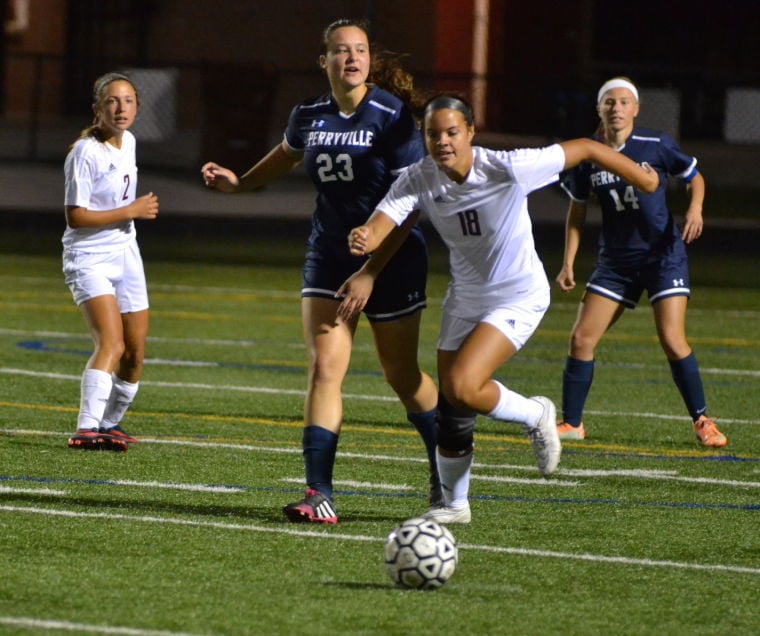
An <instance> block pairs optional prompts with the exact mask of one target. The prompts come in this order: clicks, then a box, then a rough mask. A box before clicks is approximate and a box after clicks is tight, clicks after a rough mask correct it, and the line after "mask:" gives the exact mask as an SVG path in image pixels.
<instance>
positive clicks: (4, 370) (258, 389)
mask: <svg viewBox="0 0 760 636" xmlns="http://www.w3.org/2000/svg"><path fill="white" fill-rule="evenodd" d="M747 373H752V374H754V373H755V372H754V371H752V372H750V371H748V372H747ZM757 373H758V374H760V372H757ZM0 374H4V375H20V376H27V377H34V378H48V379H50V380H69V381H72V382H81V380H82V376H81V375H72V374H65V373H52V372H47V371H45V372H43V371H30V370H27V369H14V368H10V367H0ZM140 386H151V387H161V388H169V389H190V390H207V391H216V392H218V391H239V392H243V393H266V394H270V395H293V396H298V397H304V396H305V395H306V391H303V390H301V389H277V388H273V387H263V386H236V385H219V384H205V383H198V382H160V381H156V380H141V381H140ZM343 398H344V399H346V400H362V401H369V402H396V401H398V398H396V397H391V396H385V395H366V394H354V393H344V394H343ZM586 413H588V414H589V415H597V416H602V417H612V416H615V417H626V418H634V419H635V418H645V419H657V420H671V421H679V422H682V421H684V419H686V418H685V417H684V416H683V415H665V414H662V413H641V412H635V411H593V410H589V411H586ZM720 421H721V422H722V423H725V424H745V425H758V424H760V419H755V420H745V419H731V418H727V417H721V418H720Z"/></svg>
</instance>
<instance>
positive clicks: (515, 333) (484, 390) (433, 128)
mask: <svg viewBox="0 0 760 636" xmlns="http://www.w3.org/2000/svg"><path fill="white" fill-rule="evenodd" d="M423 134H424V137H425V144H426V146H427V150H428V153H429V155H428V156H427V157H425V158H424V159H422V160H420V161H418V162H417V163H415V164H413V165H411V166H410V167H409V168H408V169H407V170H406V172H404V173H403V174H402V175H401V176H400V177H399V178H398V180H397V181H396V182H395V183H394V184H393V185H392V186H391V188H390V190H389V191H388V194H387V195H386V196H385V198H384V199H383V200H382V201H381V202H380V203H379V204H378V206H377V209H376V210H375V212H374V213H373V214H372V216H371V217H370V219H369V220H368V221H367V223H366V224H365V225H363V226H359V227H357V228H354V229H353V230H351V232H350V234H349V237H348V243H349V248H350V250H351V252H352V253H353V254H356V255H360V254H369V253H371V252H372V251H374V250H375V249H376V248H377V247H378V246H379V245H380V244H381V243H382V241H383V239H384V238H385V237H386V236H387V235H388V234H389V233H390V232H391V230H392V229H393V228H395V227H396V226H397V225H400V224H401V223H402V222H403V220H404V219H405V218H406V217H407V216H408V215H409V213H410V212H411V211H412V210H422V211H423V212H424V213H425V214H426V215H427V217H428V219H429V220H430V222H431V223H432V224H433V225H434V226H435V228H436V230H437V231H438V233H439V234H440V235H441V238H442V239H443V240H444V242H445V243H446V245H447V246H448V248H449V260H450V270H451V282H450V283H449V288H448V292H447V294H446V299H445V300H444V303H443V317H442V323H441V332H440V335H439V339H438V378H439V388H440V396H439V405H438V409H439V426H440V429H439V437H438V450H437V452H438V470H439V473H440V477H441V484H442V486H443V493H444V499H445V505H444V506H443V507H437V508H431V509H430V510H429V511H428V512H427V513H426V515H425V516H427V517H428V518H431V519H435V520H436V521H439V522H441V523H469V521H470V518H471V514H470V505H469V501H468V492H469V481H470V467H471V465H472V460H473V428H474V421H475V415H476V414H481V415H486V416H488V417H491V418H493V419H496V420H501V421H504V422H516V423H519V424H522V425H523V428H524V430H525V432H526V433H527V435H528V437H529V438H530V441H531V444H532V447H533V451H534V454H535V458H536V463H537V464H538V469H539V472H540V474H541V475H542V476H548V475H551V474H552V473H554V472H555V471H556V470H557V466H558V465H559V460H560V455H561V445H560V441H559V437H558V435H557V428H556V419H555V407H554V404H553V403H552V402H551V400H549V399H548V398H546V397H532V398H528V397H524V396H522V395H520V394H519V393H516V392H515V391H512V390H510V389H509V388H507V387H506V386H504V384H502V383H501V382H499V381H498V380H494V379H493V378H492V377H491V376H492V375H493V373H494V372H495V371H496V369H497V368H499V367H500V366H501V365H502V364H504V363H505V362H507V361H508V360H509V359H510V358H511V357H512V356H513V355H514V354H515V353H517V351H518V350H519V349H520V348H521V347H522V346H523V345H524V344H525V343H526V342H527V340H528V338H530V336H531V335H532V334H533V332H534V331H535V330H536V328H537V327H538V324H539V322H540V321H541V319H542V318H543V315H544V313H545V312H546V310H547V309H548V307H549V281H548V279H547V277H546V273H545V271H544V268H543V265H542V263H541V260H540V259H539V257H538V254H537V253H536V250H535V246H534V242H533V233H532V225H531V221H530V217H529V215H528V206H527V197H528V194H530V193H531V192H533V191H534V190H537V189H539V188H542V187H544V186H546V185H548V184H550V183H553V182H555V181H557V179H558V176H559V173H560V172H561V171H562V170H564V169H566V168H570V167H572V166H574V165H576V164H578V163H580V162H581V161H584V160H588V161H593V162H594V163H596V164H598V165H601V166H604V167H605V168H607V169H608V170H610V171H611V172H614V173H616V174H617V175H619V176H620V177H622V178H623V179H625V180H626V181H628V182H630V183H631V184H632V185H634V186H635V187H637V188H641V189H643V190H645V191H647V192H652V191H654V190H655V189H656V187H657V183H658V178H657V175H656V173H655V172H653V171H651V170H649V169H648V167H646V166H644V167H641V166H639V165H637V164H636V163H634V162H633V161H630V160H629V159H627V158H625V157H623V156H621V155H620V154H618V153H616V152H614V151H613V150H612V149H611V148H607V147H605V146H603V145H602V144H600V143H597V142H594V141H592V140H589V139H575V140H571V141H566V142H563V143H561V144H554V145H552V146H548V147H546V148H534V149H520V150H514V151H510V152H506V151H496V150H489V149H486V148H481V147H478V146H473V145H472V139H473V136H474V134H475V128H474V125H473V116H472V108H471V107H470V105H469V104H468V103H467V102H466V101H465V100H463V99H462V98H460V97H459V96H455V95H450V94H444V95H439V96H437V97H434V98H433V99H431V100H430V101H428V103H427V104H426V106H425V109H424V122H423ZM351 283H352V281H351V280H349V281H347V283H346V284H345V285H344V288H343V289H342V292H344V293H346V297H345V299H344V302H343V304H342V307H341V311H342V313H343V315H344V316H349V315H352V314H353V313H354V312H356V311H359V310H360V308H361V306H362V304H363V302H364V301H365V298H364V294H363V293H361V294H360V293H359V292H358V291H357V290H354V289H352V284H351Z"/></svg>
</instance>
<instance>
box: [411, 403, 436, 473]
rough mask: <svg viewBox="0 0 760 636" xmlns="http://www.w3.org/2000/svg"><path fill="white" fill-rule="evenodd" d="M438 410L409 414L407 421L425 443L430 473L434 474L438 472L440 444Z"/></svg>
mask: <svg viewBox="0 0 760 636" xmlns="http://www.w3.org/2000/svg"><path fill="white" fill-rule="evenodd" d="M437 412H438V409H432V410H430V411H425V412H424V413H407V414H406V419H408V420H409V421H410V422H411V423H412V424H413V425H414V428H416V429H417V432H418V433H419V434H420V437H421V438H422V441H423V442H424V443H425V450H426V451H427V456H428V462H429V463H430V472H431V473H433V472H435V471H436V470H437V464H436V457H435V447H436V445H437V443H438V421H437V420H436V414H437Z"/></svg>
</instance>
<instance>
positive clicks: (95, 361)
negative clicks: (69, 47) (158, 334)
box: [63, 73, 158, 451]
mask: <svg viewBox="0 0 760 636" xmlns="http://www.w3.org/2000/svg"><path fill="white" fill-rule="evenodd" d="M137 106H138V98H137V90H136V89H135V87H134V85H133V84H132V82H131V81H130V79H129V78H128V77H127V76H125V75H121V74H119V73H106V74H105V75H103V76H101V77H99V78H98V79H97V80H96V81H95V85H94V88H93V100H92V109H93V112H94V114H95V120H94V122H93V124H92V125H91V126H89V127H87V128H85V129H84V130H83V131H82V133H81V134H80V136H79V139H77V141H75V142H74V143H73V144H72V146H71V148H70V150H69V154H68V155H67V157H66V162H65V164H64V174H65V180H66V181H65V183H66V186H65V201H64V202H65V210H66V231H65V232H64V234H63V272H64V275H65V280H66V284H67V285H68V286H69V289H71V293H72V295H73V297H74V301H75V302H76V304H77V305H78V306H79V308H80V310H81V311H82V315H83V316H84V319H85V322H86V323H87V327H88V328H89V330H90V333H91V335H92V340H93V343H94V345H95V351H94V352H93V354H92V356H90V359H89V361H88V362H87V367H86V369H85V370H84V373H83V374H82V382H81V399H80V408H79V415H78V417H77V430H76V433H75V434H74V435H73V436H72V437H71V439H69V442H68V445H69V447H70V448H75V449H84V450H115V451H125V450H127V444H130V443H133V442H136V441H137V440H136V439H134V438H133V437H131V436H130V435H128V434H127V433H125V432H124V431H123V430H122V428H121V426H120V424H119V422H120V421H121V419H122V417H123V416H124V413H125V412H126V410H127V409H128V408H129V405H130V404H131V403H132V400H133V399H134V397H135V394H136V393H137V389H138V384H139V382H138V381H139V379H140V376H141V373H142V368H143V358H144V355H145V341H146V338H147V336H148V292H147V285H146V281H145V273H144V271H143V262H142V258H141V256H140V250H139V248H138V246H137V239H136V237H135V224H134V219H148V220H150V219H155V218H156V215H157V214H158V198H157V197H156V195H155V194H153V193H152V192H151V193H149V194H146V195H144V196H141V197H137V195H136V189H137V166H136V164H135V138H134V136H133V135H132V133H131V132H129V130H128V128H129V127H130V126H131V125H132V123H133V122H134V120H135V116H136V114H137Z"/></svg>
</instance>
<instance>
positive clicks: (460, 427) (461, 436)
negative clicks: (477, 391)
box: [438, 394, 476, 453]
mask: <svg viewBox="0 0 760 636" xmlns="http://www.w3.org/2000/svg"><path fill="white" fill-rule="evenodd" d="M475 417H476V415H475V413H474V412H472V411H466V410H463V409H458V408H456V407H454V406H452V405H451V404H450V403H449V402H448V401H447V400H446V398H445V397H444V396H443V394H439V396H438V446H440V447H441V449H443V450H446V451H451V452H454V453H461V452H463V451H469V450H470V449H472V445H473V442H474V431H475Z"/></svg>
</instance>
